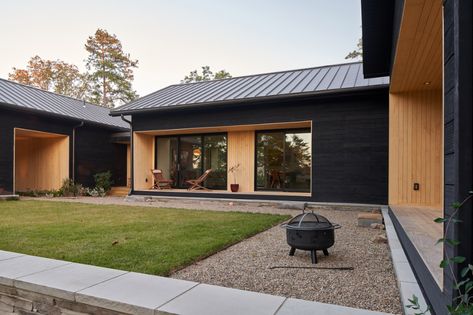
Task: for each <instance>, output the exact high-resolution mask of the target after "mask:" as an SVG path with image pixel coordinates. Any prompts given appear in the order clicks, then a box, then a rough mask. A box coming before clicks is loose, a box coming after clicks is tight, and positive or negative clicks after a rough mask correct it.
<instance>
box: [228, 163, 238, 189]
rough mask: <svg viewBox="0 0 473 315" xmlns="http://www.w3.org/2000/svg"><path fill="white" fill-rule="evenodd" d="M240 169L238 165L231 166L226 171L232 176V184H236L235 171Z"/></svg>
mask: <svg viewBox="0 0 473 315" xmlns="http://www.w3.org/2000/svg"><path fill="white" fill-rule="evenodd" d="M239 168H240V163H238V164H235V165H233V166H232V167H230V168H229V169H228V172H229V173H230V174H232V175H233V183H234V184H236V183H237V178H236V171H238V169H239Z"/></svg>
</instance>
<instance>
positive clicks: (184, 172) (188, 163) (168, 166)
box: [155, 134, 227, 189]
mask: <svg viewBox="0 0 473 315" xmlns="http://www.w3.org/2000/svg"><path fill="white" fill-rule="evenodd" d="M155 164H156V168H158V169H161V170H162V171H163V174H164V175H165V176H167V177H166V178H169V179H172V180H173V184H172V187H174V188H187V187H188V184H186V181H187V180H189V179H197V178H198V177H199V176H200V175H202V174H203V172H205V170H208V169H212V172H211V173H210V176H209V177H208V179H207V180H206V182H205V186H206V187H208V188H211V189H226V188H227V135H226V134H205V135H182V136H164V137H161V136H159V137H156V163H155Z"/></svg>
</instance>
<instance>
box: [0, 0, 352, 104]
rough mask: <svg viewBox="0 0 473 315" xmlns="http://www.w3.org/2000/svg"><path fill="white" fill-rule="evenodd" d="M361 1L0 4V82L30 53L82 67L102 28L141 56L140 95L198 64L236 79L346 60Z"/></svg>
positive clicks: (18, 0)
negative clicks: (92, 39) (91, 38)
mask: <svg viewBox="0 0 473 315" xmlns="http://www.w3.org/2000/svg"><path fill="white" fill-rule="evenodd" d="M360 2H361V1H360V0H330V1H327V0H154V1H152V0H149V1H148V0H129V1H125V0H79V1H72V0H70V1H66V0H41V1H37V0H29V1H27V0H15V1H5V2H2V4H1V11H2V14H1V19H0V39H1V45H0V47H1V48H2V49H1V58H0V77H2V78H7V77H8V73H9V72H10V71H11V68H12V67H24V66H25V65H26V62H27V61H28V59H29V58H30V57H31V56H34V55H36V54H37V55H39V56H41V57H42V58H47V59H61V60H64V61H66V62H69V63H73V64H76V65H77V66H79V68H81V69H84V67H83V65H84V62H83V60H84V59H85V58H86V57H87V53H86V51H85V49H84V44H85V41H86V39H87V37H88V36H90V35H92V34H93V33H94V32H95V30H96V29H97V28H105V29H106V30H108V31H109V32H110V33H114V34H116V35H117V36H118V38H119V39H120V40H121V41H122V44H123V47H124V50H125V51H126V52H128V53H130V54H131V57H132V58H135V59H138V60H139V68H138V69H137V70H136V71H135V82H134V87H135V89H136V90H137V91H138V93H139V94H140V95H141V96H143V95H146V94H148V93H151V92H153V91H155V90H158V89H160V88H162V87H165V86H167V85H169V84H174V83H179V82H180V80H181V79H183V77H184V76H185V75H186V74H188V73H189V71H191V70H193V69H197V68H200V66H201V65H209V66H210V67H211V69H212V70H215V71H216V70H220V69H225V70H227V71H229V72H230V73H231V74H232V75H233V76H239V75H247V74H255V73H262V72H271V71H278V70H289V69H296V68H306V67H312V66H318V65H324V64H333V63H342V62H346V60H344V57H345V55H346V54H347V52H348V51H351V50H353V49H354V48H355V46H356V43H357V40H358V38H359V37H360V36H361V13H360Z"/></svg>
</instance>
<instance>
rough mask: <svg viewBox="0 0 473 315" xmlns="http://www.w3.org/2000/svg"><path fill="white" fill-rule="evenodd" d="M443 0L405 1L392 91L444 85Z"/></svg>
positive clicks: (433, 87) (427, 88)
mask: <svg viewBox="0 0 473 315" xmlns="http://www.w3.org/2000/svg"><path fill="white" fill-rule="evenodd" d="M442 50H443V49H442V1H431V0H406V1H405V3H404V11H403V15H402V22H401V30H400V33H399V40H398V43H397V48H396V56H395V59H394V65H393V71H392V76H391V92H394V93H396V92H403V91H413V90H429V89H441V88H442Z"/></svg>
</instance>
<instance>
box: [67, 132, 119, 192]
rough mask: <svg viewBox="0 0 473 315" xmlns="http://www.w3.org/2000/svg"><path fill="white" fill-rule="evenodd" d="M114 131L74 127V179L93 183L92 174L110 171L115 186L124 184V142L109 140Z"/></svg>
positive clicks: (90, 184) (84, 182)
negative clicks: (118, 142)
mask: <svg viewBox="0 0 473 315" xmlns="http://www.w3.org/2000/svg"><path fill="white" fill-rule="evenodd" d="M114 132H116V131H114V130H110V129H105V128H100V127H95V126H88V125H87V123H86V125H85V126H84V127H81V128H78V129H76V167H75V172H76V174H75V175H76V181H77V182H79V183H81V184H83V185H85V186H88V187H90V186H93V185H94V184H95V182H94V178H93V175H94V174H97V173H100V172H106V171H111V172H112V179H113V182H114V185H115V186H126V144H117V143H112V142H111V140H110V139H111V135H112V133H114Z"/></svg>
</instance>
